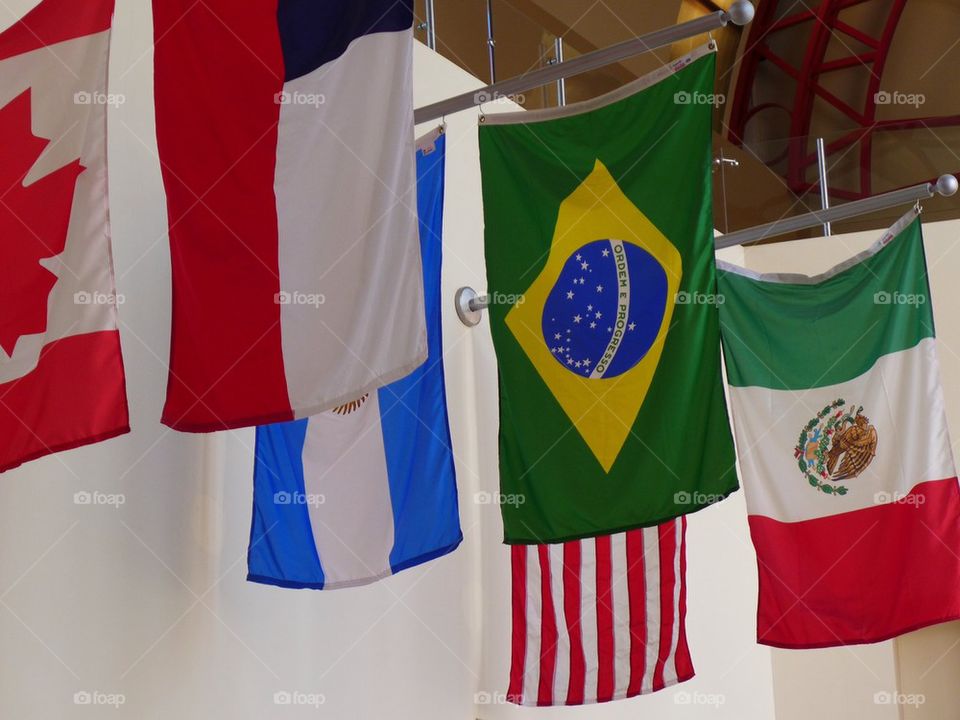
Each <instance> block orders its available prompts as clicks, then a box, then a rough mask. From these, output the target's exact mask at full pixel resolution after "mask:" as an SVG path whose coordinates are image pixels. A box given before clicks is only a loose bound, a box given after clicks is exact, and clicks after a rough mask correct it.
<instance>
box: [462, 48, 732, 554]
mask: <svg viewBox="0 0 960 720" xmlns="http://www.w3.org/2000/svg"><path fill="white" fill-rule="evenodd" d="M715 67H716V62H715V53H714V52H713V47H712V46H706V47H704V48H702V49H700V50H698V51H695V52H694V53H692V54H691V55H688V56H686V57H684V58H681V59H679V60H677V61H675V62H673V63H672V64H671V65H669V66H666V67H664V68H662V69H661V70H659V71H657V72H655V73H653V74H652V75H651V76H648V77H645V78H641V79H640V80H638V81H636V82H635V83H632V84H630V85H628V86H626V87H625V88H623V89H621V90H618V91H616V92H614V93H610V94H608V95H605V96H603V97H601V98H597V99H596V100H591V101H587V102H583V103H579V104H577V105H572V106H568V107H566V108H558V109H555V110H545V111H531V112H523V113H512V114H509V115H496V116H486V118H484V121H483V123H482V124H481V127H480V161H481V169H482V173H483V200H484V219H485V224H486V230H485V233H486V236H485V251H486V263H487V293H488V295H489V296H490V298H491V305H490V323H491V332H492V335H493V342H494V346H495V349H496V353H497V361H498V365H499V371H500V383H499V384H500V387H499V391H500V489H501V506H502V510H503V519H504V529H505V541H506V542H508V543H553V542H561V541H566V540H572V539H576V538H583V537H592V536H596V535H605V534H610V533H615V532H620V531H623V530H627V529H631V528H637V527H644V526H648V525H656V524H659V523H662V522H664V521H665V520H667V519H669V518H673V517H676V516H678V515H683V514H686V513H690V512H693V511H695V510H699V509H700V508H702V507H705V506H706V505H709V504H710V503H713V502H716V501H717V500H720V499H722V498H723V497H725V496H726V495H728V494H729V493H731V492H733V491H734V490H736V489H737V487H738V484H737V476H736V470H735V466H734V450H733V440H732V438H731V435H730V428H729V425H728V422H727V410H726V403H725V400H724V395H723V387H722V381H721V375H720V336H719V320H718V312H717V303H718V302H721V301H722V298H718V297H717V296H716V288H715V282H716V278H715V273H716V271H715V266H714V242H713V224H712V211H711V137H712V136H711V118H712V111H713V104H712V103H713V94H712V93H713V79H714V73H715Z"/></svg>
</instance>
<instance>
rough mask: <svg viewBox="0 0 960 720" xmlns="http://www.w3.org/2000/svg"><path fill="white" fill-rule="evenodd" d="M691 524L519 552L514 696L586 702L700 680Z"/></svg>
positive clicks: (528, 701) (533, 701)
mask: <svg viewBox="0 0 960 720" xmlns="http://www.w3.org/2000/svg"><path fill="white" fill-rule="evenodd" d="M685 533H686V519H685V518H682V517H681V518H678V519H676V520H670V521H669V522H666V523H663V524H662V525H659V526H656V527H650V528H644V529H642V530H631V531H629V532H625V533H617V534H615V535H605V536H601V537H597V538H591V539H587V540H574V541H570V542H565V543H557V544H551V545H514V546H513V547H512V548H511V550H512V565H513V639H512V657H511V668H510V685H509V689H508V691H507V699H508V700H509V701H510V702H513V703H516V704H518V705H541V706H542V705H583V704H587V703H598V702H607V701H609V700H618V699H622V698H627V697H632V696H634V695H641V694H644V693H649V692H653V691H656V690H661V689H663V688H665V687H668V686H670V685H674V684H676V683H680V682H683V681H685V680H689V679H690V678H692V677H693V674H694V672H693V663H692V661H691V659H690V651H689V648H688V647H687V637H686V630H685V619H686V581H685V574H686V554H685V548H686V544H685Z"/></svg>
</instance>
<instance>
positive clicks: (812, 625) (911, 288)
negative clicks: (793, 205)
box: [719, 212, 960, 648]
mask: <svg viewBox="0 0 960 720" xmlns="http://www.w3.org/2000/svg"><path fill="white" fill-rule="evenodd" d="M720 270H721V272H720V278H719V290H720V295H721V296H722V297H723V298H724V302H723V304H722V305H721V327H722V332H723V340H724V352H725V358H726V362H727V371H728V377H729V381H730V385H731V387H730V399H731V405H732V414H733V419H734V430H735V436H736V440H737V446H738V456H739V460H740V466H741V471H742V475H743V482H744V488H745V493H746V499H747V507H748V511H749V516H750V517H749V520H750V531H751V536H752V538H753V543H754V546H755V548H756V551H757V560H758V567H759V577H760V598H759V606H758V613H757V617H758V627H757V634H758V641H759V642H761V643H763V644H767V645H774V646H778V647H788V648H809V647H826V646H835V645H847V644H854V643H865V642H876V641H879V640H883V639H886V638H890V637H893V636H896V635H899V634H901V633H904V632H908V631H910V630H913V629H916V628H919V627H923V626H925V625H930V624H933V623H937V622H942V621H945V620H951V619H954V618H957V617H960V492H958V487H957V480H956V470H955V468H954V463H953V456H952V453H951V448H950V439H949V434H948V431H947V425H946V418H945V414H944V406H943V396H942V391H941V387H940V379H939V366H938V363H937V357H936V349H935V346H934V343H935V340H934V329H933V314H932V309H931V305H930V294H929V288H928V286H927V280H926V264H925V260H924V255H923V240H922V237H921V233H920V223H919V220H917V219H916V215H915V213H913V212H911V213H910V214H908V216H906V217H905V218H904V219H902V220H901V221H900V222H899V223H897V225H895V226H894V227H893V228H891V230H890V231H889V232H888V233H887V234H885V235H884V237H883V238H881V240H880V241H878V242H877V243H876V244H875V245H874V246H873V247H872V248H871V249H870V250H868V251H866V252H865V253H863V254H861V255H859V256H857V257H856V258H853V259H852V260H850V261H848V262H846V263H843V264H842V265H840V266H838V267H837V268H834V269H833V270H831V271H829V272H827V273H825V274H823V275H820V276H817V277H813V278H810V277H806V276H799V275H757V274H753V273H750V272H748V271H744V270H742V269H740V268H734V267H732V266H721V268H720Z"/></svg>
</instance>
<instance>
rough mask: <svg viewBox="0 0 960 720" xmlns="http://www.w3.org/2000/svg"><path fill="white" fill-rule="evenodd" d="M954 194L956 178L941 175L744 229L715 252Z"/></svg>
mask: <svg viewBox="0 0 960 720" xmlns="http://www.w3.org/2000/svg"><path fill="white" fill-rule="evenodd" d="M956 192H957V179H956V178H955V177H954V176H953V175H941V176H940V178H939V179H938V180H937V182H935V183H921V184H920V185H913V186H911V187H905V188H902V189H900V190H894V191H892V192H888V193H883V194H882V195H874V196H873V197H868V198H864V199H863V200H854V201H853V202H848V203H844V204H843V205H835V206H834V207H832V208H830V209H828V210H814V211H812V212H809V213H806V214H804V215H795V216H794V217H789V218H784V219H783V220H777V221H775V222H771V223H766V224H764V225H757V226H756V227H752V228H747V229H746V230H737V231H736V232H732V233H727V234H726V235H723V236H721V237H718V238H717V240H716V246H717V249H718V250H720V249H722V248H727V247H733V246H734V245H744V244H746V243H752V242H756V241H758V240H764V239H766V238H769V237H774V236H776V235H784V234H786V233H789V232H794V231H795V230H805V229H806V228H812V227H816V226H817V225H823V224H824V223H828V222H840V221H841V220H849V219H850V218H854V217H859V216H860V215H867V214H869V213H872V212H877V211H878V210H886V209H888V208H892V207H896V206H897V205H906V204H908V203H914V202H916V201H917V200H923V199H925V198H929V197H933V195H934V194H938V195H942V196H943V197H950V196H951V195H953V194H954V193H956Z"/></svg>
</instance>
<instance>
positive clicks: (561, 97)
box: [553, 36, 567, 107]
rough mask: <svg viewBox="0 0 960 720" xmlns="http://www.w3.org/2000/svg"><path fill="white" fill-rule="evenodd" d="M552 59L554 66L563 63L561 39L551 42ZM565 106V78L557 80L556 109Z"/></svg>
mask: <svg viewBox="0 0 960 720" xmlns="http://www.w3.org/2000/svg"><path fill="white" fill-rule="evenodd" d="M553 57H554V60H555V61H556V64H557V65H559V64H560V63H562V62H563V38H562V37H559V36H558V37H557V39H556V40H554V41H553ZM566 104H567V81H566V78H558V79H557V107H563V106H564V105H566Z"/></svg>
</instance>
